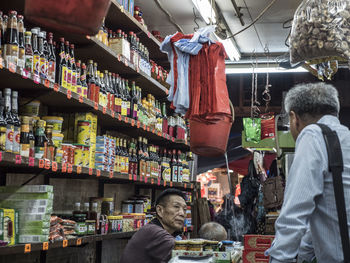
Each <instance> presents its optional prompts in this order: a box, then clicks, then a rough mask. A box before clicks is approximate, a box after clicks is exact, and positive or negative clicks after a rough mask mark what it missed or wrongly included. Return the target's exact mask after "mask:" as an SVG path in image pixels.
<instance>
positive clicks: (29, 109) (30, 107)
mask: <svg viewBox="0 0 350 263" xmlns="http://www.w3.org/2000/svg"><path fill="white" fill-rule="evenodd" d="M20 109H21V115H25V116H31V117H37V116H39V109H40V101H38V100H33V101H32V102H29V103H28V104H25V105H24V106H22V107H20Z"/></svg>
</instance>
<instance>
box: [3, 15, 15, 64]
mask: <svg viewBox="0 0 350 263" xmlns="http://www.w3.org/2000/svg"><path fill="white" fill-rule="evenodd" d="M4 37H5V44H4V59H5V63H6V65H7V67H8V68H10V67H12V68H13V69H14V70H16V66H17V60H18V32H17V12H16V11H10V12H9V19H8V22H7V28H6V31H5V36H4Z"/></svg>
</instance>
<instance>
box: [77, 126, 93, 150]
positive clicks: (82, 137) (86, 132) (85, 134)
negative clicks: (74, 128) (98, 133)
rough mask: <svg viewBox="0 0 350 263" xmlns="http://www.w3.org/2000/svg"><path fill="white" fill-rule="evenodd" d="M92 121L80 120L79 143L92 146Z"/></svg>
mask: <svg viewBox="0 0 350 263" xmlns="http://www.w3.org/2000/svg"><path fill="white" fill-rule="evenodd" d="M90 127H91V121H88V120H80V121H78V136H77V143H78V144H82V145H87V146H90V134H91V130H90Z"/></svg>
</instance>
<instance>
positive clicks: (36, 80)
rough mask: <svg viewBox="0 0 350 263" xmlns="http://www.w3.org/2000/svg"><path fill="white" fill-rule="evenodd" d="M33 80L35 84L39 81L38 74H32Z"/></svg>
mask: <svg viewBox="0 0 350 263" xmlns="http://www.w3.org/2000/svg"><path fill="white" fill-rule="evenodd" d="M33 81H34V83H35V84H39V83H40V77H39V75H38V74H35V73H34V75H33Z"/></svg>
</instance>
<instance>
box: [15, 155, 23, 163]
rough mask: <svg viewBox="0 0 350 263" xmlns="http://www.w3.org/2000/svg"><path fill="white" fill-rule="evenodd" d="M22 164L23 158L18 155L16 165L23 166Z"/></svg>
mask: <svg viewBox="0 0 350 263" xmlns="http://www.w3.org/2000/svg"><path fill="white" fill-rule="evenodd" d="M21 163H22V156H21V155H19V154H17V155H16V164H21Z"/></svg>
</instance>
